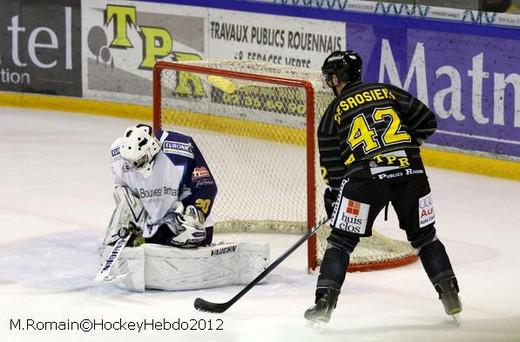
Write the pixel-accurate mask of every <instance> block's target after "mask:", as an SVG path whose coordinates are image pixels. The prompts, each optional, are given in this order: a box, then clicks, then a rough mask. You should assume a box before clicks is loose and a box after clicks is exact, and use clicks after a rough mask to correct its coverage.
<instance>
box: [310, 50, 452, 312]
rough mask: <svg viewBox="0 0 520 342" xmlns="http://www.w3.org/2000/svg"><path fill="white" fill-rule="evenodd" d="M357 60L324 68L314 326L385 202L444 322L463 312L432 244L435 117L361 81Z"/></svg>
mask: <svg viewBox="0 0 520 342" xmlns="http://www.w3.org/2000/svg"><path fill="white" fill-rule="evenodd" d="M361 70H362V60H361V57H360V56H359V54H357V53H356V52H354V51H351V50H347V51H336V52H333V53H332V54H331V55H329V56H328V57H327V58H326V59H325V61H324V63H323V66H322V73H323V77H324V81H325V82H326V83H327V85H328V86H329V87H330V88H332V90H333V91H334V94H335V95H336V98H335V99H334V100H333V101H332V102H331V103H330V105H329V106H328V108H327V110H326V112H325V113H324V115H323V117H322V118H321V122H320V125H319V128H318V144H319V152H320V164H321V169H322V174H323V177H324V179H325V181H326V182H327V184H328V188H327V190H326V191H325V194H324V201H325V208H326V210H327V214H328V216H329V217H330V226H331V228H332V231H331V233H330V235H329V237H328V239H327V242H328V244H327V249H326V251H325V255H324V257H323V261H322V264H321V268H320V275H319V277H318V282H317V286H316V298H315V305H314V306H312V307H311V308H309V309H308V310H307V311H305V315H304V316H305V318H306V319H307V320H309V321H311V322H328V321H329V319H330V315H331V313H332V311H333V310H334V308H335V307H336V302H337V299H338V296H339V294H340V291H341V287H342V285H343V282H344V280H345V274H346V269H347V266H348V264H349V260H350V254H351V253H352V252H353V251H354V248H355V247H356V245H357V244H358V242H359V239H360V238H361V237H367V236H370V235H371V234H372V225H373V223H374V220H375V218H376V216H377V215H378V213H379V212H380V211H381V209H383V208H384V207H385V206H386V205H388V204H389V203H391V204H392V206H393V208H394V209H395V211H396V213H397V217H398V219H399V226H400V228H401V229H403V230H404V231H405V232H406V236H407V239H408V241H409V242H410V243H411V245H412V246H413V247H414V248H416V249H417V250H418V253H419V257H420V259H421V262H422V264H423V266H424V269H425V270H426V273H427V275H428V277H429V278H430V281H431V282H432V284H433V286H434V288H435V289H436V290H437V292H438V294H439V298H440V299H441V301H442V303H443V305H444V309H445V311H446V313H447V314H448V315H455V314H458V313H459V312H461V311H462V307H461V303H460V300H459V297H458V292H459V288H458V285H457V279H456V278H455V274H454V272H453V269H452V267H451V264H450V260H449V258H448V255H447V253H446V250H445V248H444V245H443V244H442V243H441V241H440V240H439V239H438V238H437V235H436V231H435V227H434V223H435V213H434V208H433V202H432V196H431V193H430V186H429V183H428V178H427V176H426V173H425V170H424V166H423V163H422V160H421V155H420V151H419V146H420V145H421V144H422V143H423V142H424V141H425V140H426V139H427V138H428V137H429V136H430V135H432V134H433V133H434V132H435V129H436V127H437V124H436V118H435V114H434V113H433V112H432V111H431V110H430V109H429V108H428V107H427V106H425V105H424V104H423V103H421V102H420V101H419V100H418V99H416V98H415V97H413V96H412V95H410V94H409V93H408V92H406V91H404V90H402V89H400V88H397V87H395V86H392V85H388V84H381V83H364V82H361Z"/></svg>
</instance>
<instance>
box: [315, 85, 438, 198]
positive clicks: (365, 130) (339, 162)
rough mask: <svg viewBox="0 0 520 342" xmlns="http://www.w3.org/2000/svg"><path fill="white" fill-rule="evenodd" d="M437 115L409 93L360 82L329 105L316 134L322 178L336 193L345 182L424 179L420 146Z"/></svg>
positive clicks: (433, 127) (430, 130)
mask: <svg viewBox="0 0 520 342" xmlns="http://www.w3.org/2000/svg"><path fill="white" fill-rule="evenodd" d="M436 128H437V123H436V118H435V114H434V113H433V112H432V111H431V110H430V109H429V108H428V107H427V106H426V105H424V104H423V103H422V102H421V101H419V100H418V99H416V98H415V97H414V96H412V95H411V94H409V93H408V92H406V91H404V90H402V89H400V88H398V87H395V86H392V85H387V84H382V83H362V82H356V83H354V84H352V85H349V86H348V87H345V88H344V89H343V91H342V92H341V93H340V94H339V95H338V96H337V97H336V98H335V99H334V100H333V101H332V102H331V104H330V105H329V107H328V108H327V110H326V112H325V113H324V115H323V117H322V118H321V121H320V125H319V128H318V145H319V152H320V164H321V170H322V175H323V177H324V179H325V181H326V182H328V184H329V186H330V187H331V188H332V189H333V190H337V189H338V188H339V185H340V183H341V181H342V180H343V179H345V178H347V177H360V178H370V179H380V180H390V179H398V178H400V177H402V176H410V175H415V174H421V173H424V168H423V165H422V161H421V157H420V154H419V145H421V144H422V143H423V142H424V140H426V139H427V138H428V137H429V136H430V135H431V134H433V133H434V132H435V130H436Z"/></svg>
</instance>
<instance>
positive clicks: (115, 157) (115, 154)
mask: <svg viewBox="0 0 520 342" xmlns="http://www.w3.org/2000/svg"><path fill="white" fill-rule="evenodd" d="M110 154H111V155H112V161H116V160H119V159H121V151H120V149H119V147H116V148H113V149H112V150H110Z"/></svg>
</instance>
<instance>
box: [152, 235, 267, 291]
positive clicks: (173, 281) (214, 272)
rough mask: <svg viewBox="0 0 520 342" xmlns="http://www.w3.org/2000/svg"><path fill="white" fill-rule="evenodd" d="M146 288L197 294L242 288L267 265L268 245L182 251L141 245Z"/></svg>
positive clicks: (231, 244)
mask: <svg viewBox="0 0 520 342" xmlns="http://www.w3.org/2000/svg"><path fill="white" fill-rule="evenodd" d="M143 247H144V249H145V258H146V260H145V263H146V267H145V286H146V288H149V289H161V290H196V289H204V288H212V287H220V286H228V285H245V284H247V283H249V282H250V281H252V280H253V279H254V278H255V277H256V276H258V275H259V274H260V273H261V272H263V271H264V270H265V268H266V267H267V266H268V264H269V245H268V244H259V243H247V242H241V243H225V244H220V245H215V246H208V247H199V248H195V249H182V248H175V247H168V246H161V245H155V244H144V245H143Z"/></svg>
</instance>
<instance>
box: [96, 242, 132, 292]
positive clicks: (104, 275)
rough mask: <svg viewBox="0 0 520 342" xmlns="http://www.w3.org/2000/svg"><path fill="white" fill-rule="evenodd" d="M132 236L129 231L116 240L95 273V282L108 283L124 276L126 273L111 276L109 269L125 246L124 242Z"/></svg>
mask: <svg viewBox="0 0 520 342" xmlns="http://www.w3.org/2000/svg"><path fill="white" fill-rule="evenodd" d="M131 237H132V234H131V233H129V234H128V235H127V236H125V237H124V238H120V239H119V240H117V241H116V243H115V244H114V248H112V250H111V251H110V254H108V257H107V259H106V260H105V262H104V263H103V266H102V267H101V269H100V270H99V272H98V274H97V275H96V278H95V282H96V283H108V282H111V281H114V280H116V279H118V278H121V277H124V276H126V275H120V276H111V275H110V270H111V269H112V266H114V264H115V262H116V260H117V259H118V258H119V256H120V255H121V252H122V251H123V249H124V248H125V246H126V244H127V243H128V240H130V238H131Z"/></svg>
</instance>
